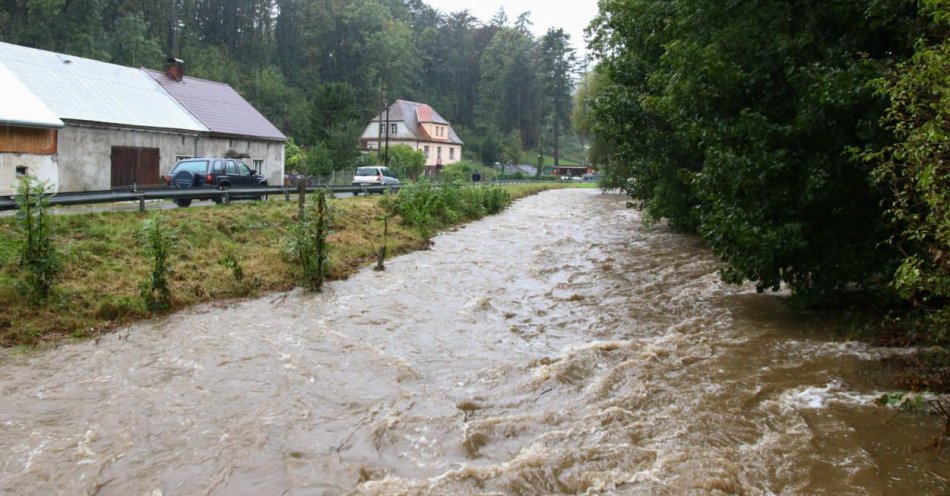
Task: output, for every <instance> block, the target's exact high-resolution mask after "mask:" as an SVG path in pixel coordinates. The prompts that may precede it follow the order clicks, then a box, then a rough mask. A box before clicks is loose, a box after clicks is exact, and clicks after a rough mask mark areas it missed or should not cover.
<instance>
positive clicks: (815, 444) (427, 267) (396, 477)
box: [0, 189, 950, 496]
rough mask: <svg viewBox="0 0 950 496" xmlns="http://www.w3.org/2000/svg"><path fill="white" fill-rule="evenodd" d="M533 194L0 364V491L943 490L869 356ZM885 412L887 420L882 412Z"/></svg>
mask: <svg viewBox="0 0 950 496" xmlns="http://www.w3.org/2000/svg"><path fill="white" fill-rule="evenodd" d="M830 335H831V332H830V324H828V323H826V322H824V321H823V320H822V319H820V318H818V317H814V316H809V315H802V314H796V313H793V312H791V311H789V310H787V309H786V307H785V306H784V305H783V303H782V298H781V296H776V295H769V294H757V293H756V292H755V290H754V289H753V288H751V287H745V286H741V287H740V286H730V285H726V284H724V283H722V282H721V281H720V280H719V277H718V274H717V263H716V261H715V259H714V258H713V257H712V255H711V254H710V253H709V252H708V250H707V249H706V248H704V246H703V244H702V242H701V241H699V240H698V239H696V238H693V237H689V236H684V235H679V234H676V233H673V232H671V231H670V230H669V229H667V228H666V227H665V226H663V225H654V226H645V225H644V224H643V223H642V222H641V215H640V212H638V211H637V210H636V209H629V208H626V198H625V197H623V196H619V195H610V194H602V193H601V192H599V191H596V190H591V189H567V190H557V191H550V192H546V193H543V194H540V195H536V196H532V197H529V198H526V199H523V200H520V201H518V202H516V203H515V204H514V205H513V206H512V207H511V208H509V209H508V210H507V211H505V212H504V213H502V214H500V215H497V216H493V217H490V218H487V219H484V220H482V221H479V222H475V223H472V224H469V225H467V226H465V227H463V228H460V229H458V230H455V231H453V232H449V233H444V234H442V235H439V236H437V237H436V238H435V239H434V244H433V247H432V249H431V250H428V251H423V252H417V253H412V254H409V255H405V256H401V257H398V258H394V259H391V260H389V261H388V262H387V267H386V270H385V271H384V272H374V271H372V270H369V269H367V270H364V271H362V272H360V273H358V274H357V275H355V276H353V277H351V278H350V279H348V280H346V281H338V282H333V283H330V284H329V285H327V289H326V291H325V292H324V293H322V294H312V293H306V292H302V291H299V290H297V291H292V292H289V293H281V294H272V295H268V296H267V297H264V298H260V299H256V300H251V301H242V302H235V303H229V304H219V305H204V306H200V307H196V308H193V309H191V310H188V311H185V312H180V313H177V314H175V315H171V316H168V317H164V318H161V319H156V320H152V321H148V322H143V323H140V324H136V325H133V326H130V327H128V328H125V329H121V330H119V331H117V332H115V333H112V334H109V335H107V336H104V337H102V338H101V339H98V340H95V341H92V340H90V341H86V342H82V343H78V344H66V345H63V346H59V347H57V348H54V349H50V350H46V351H41V352H38V353H34V354H31V355H27V356H14V355H8V356H5V357H3V358H2V359H0V392H2V402H0V446H2V450H0V493H2V494H70V495H71V494H98V495H147V496H160V495H161V496H170V495H198V494H201V495H206V494H207V495H270V494H285V495H322V494H373V495H393V494H432V495H445V494H461V495H468V494H499V495H534V494H631V495H639V494H670V495H673V494H750V495H757V494H763V495H765V494H829V495H831V494H834V495H838V494H855V495H864V494H882V495H883V494H898V495H909V494H940V493H942V492H945V491H946V490H947V487H948V480H950V464H948V463H947V462H946V461H945V460H943V459H942V458H941V457H940V455H939V454H938V453H935V452H934V451H933V450H930V449H922V447H923V446H924V445H926V443H927V442H928V440H929V439H930V438H931V437H932V436H934V435H936V434H937V433H938V432H939V431H940V428H941V427H942V425H941V423H940V421H939V420H938V419H936V418H930V417H926V416H913V415H901V416H898V417H897V418H894V419H893V420H891V419H892V417H893V416H894V412H893V411H890V410H886V409H882V408H879V407H876V406H874V405H873V404H872V400H873V398H875V397H876V396H878V395H879V394H881V392H882V391H881V390H880V388H879V386H878V385H876V384H875V383H874V381H873V380H872V379H871V377H872V376H873V374H870V373H869V372H868V371H869V370H870V369H873V367H874V361H875V360H876V358H877V357H878V355H879V353H880V352H881V350H877V349H875V348H872V347H869V346H867V345H864V344H859V343H855V342H836V341H832V340H831V339H830ZM889 420H891V421H890V422H889V423H888V424H887V426H885V425H884V424H885V423H886V422H888V421H889Z"/></svg>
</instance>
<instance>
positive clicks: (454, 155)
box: [416, 141, 462, 166]
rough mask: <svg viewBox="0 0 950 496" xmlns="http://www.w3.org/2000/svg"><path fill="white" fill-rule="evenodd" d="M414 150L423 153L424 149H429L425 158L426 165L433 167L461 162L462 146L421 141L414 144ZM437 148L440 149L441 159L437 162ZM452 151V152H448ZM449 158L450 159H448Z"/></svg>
mask: <svg viewBox="0 0 950 496" xmlns="http://www.w3.org/2000/svg"><path fill="white" fill-rule="evenodd" d="M416 145H417V146H416V149H417V150H422V153H425V147H426V146H428V147H429V154H428V155H427V156H426V165H427V166H435V165H439V164H440V163H441V164H442V165H449V164H454V163H456V162H460V161H461V160H462V146H461V145H451V144H448V143H439V142H431V141H422V142H418V143H416ZM439 148H442V159H441V161H440V160H439ZM450 150H454V152H452V151H450ZM450 157H451V158H450Z"/></svg>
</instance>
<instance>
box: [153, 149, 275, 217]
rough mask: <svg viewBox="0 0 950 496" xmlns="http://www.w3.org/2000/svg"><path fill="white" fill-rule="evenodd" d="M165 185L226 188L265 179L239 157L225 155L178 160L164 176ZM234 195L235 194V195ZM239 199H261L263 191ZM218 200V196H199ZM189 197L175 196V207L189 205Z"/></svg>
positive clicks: (256, 183) (258, 183) (262, 182)
mask: <svg viewBox="0 0 950 496" xmlns="http://www.w3.org/2000/svg"><path fill="white" fill-rule="evenodd" d="M165 184H166V185H167V186H168V187H170V188H179V189H183V188H204V189H219V190H221V189H230V188H252V187H254V186H267V179H264V176H261V175H259V174H256V173H255V172H254V171H253V170H251V168H250V167H248V166H247V164H245V163H244V162H243V161H241V160H240V159H235V158H225V157H201V158H189V159H185V160H182V161H180V162H178V163H177V164H175V167H172V170H171V172H169V173H168V175H167V176H165ZM235 198H237V196H235ZM243 198H253V199H258V200H263V199H266V198H267V194H266V193H265V194H260V195H247V196H243ZM208 199H210V200H213V201H214V202H215V203H221V201H222V200H221V197H220V196H219V195H214V196H209V197H207V198H199V200H208ZM191 200H192V199H191V198H179V199H176V200H175V204H177V205H178V206H179V207H187V206H188V205H191Z"/></svg>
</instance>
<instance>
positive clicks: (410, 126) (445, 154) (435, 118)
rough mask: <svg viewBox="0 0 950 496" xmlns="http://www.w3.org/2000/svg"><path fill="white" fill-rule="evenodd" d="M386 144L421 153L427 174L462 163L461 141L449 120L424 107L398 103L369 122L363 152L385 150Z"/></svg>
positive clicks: (409, 103)
mask: <svg viewBox="0 0 950 496" xmlns="http://www.w3.org/2000/svg"><path fill="white" fill-rule="evenodd" d="M387 142H388V144H389V146H393V145H397V144H405V145H409V146H411V147H412V148H413V149H415V150H421V151H422V152H423V153H424V154H425V156H426V169H427V172H431V171H432V170H437V169H440V168H441V167H442V166H444V165H448V164H453V163H455V162H458V161H460V160H462V145H463V143H462V140H461V139H459V137H458V135H457V134H455V131H454V130H453V129H452V125H451V124H449V122H448V121H447V120H445V119H444V118H442V116H441V115H439V114H438V112H436V111H435V110H433V109H432V107H430V106H429V105H426V104H424V103H418V102H410V101H406V100H396V102H395V103H393V104H392V105H390V106H389V108H388V109H386V110H384V111H383V112H381V113H380V114H379V115H378V116H376V118H374V119H373V120H372V121H370V123H369V124H368V125H367V126H366V129H365V130H364V131H363V135H362V136H361V137H360V147H361V148H362V149H364V150H374V151H376V150H384V149H385V147H386V144H387Z"/></svg>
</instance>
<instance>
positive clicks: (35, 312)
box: [0, 184, 560, 346]
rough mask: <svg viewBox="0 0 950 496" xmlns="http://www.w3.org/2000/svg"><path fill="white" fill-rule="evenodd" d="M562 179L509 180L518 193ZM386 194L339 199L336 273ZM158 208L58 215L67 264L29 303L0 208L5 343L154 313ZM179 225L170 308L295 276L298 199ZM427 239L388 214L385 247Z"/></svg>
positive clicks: (379, 230) (378, 235) (363, 260)
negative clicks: (151, 293) (150, 281)
mask: <svg viewBox="0 0 950 496" xmlns="http://www.w3.org/2000/svg"><path fill="white" fill-rule="evenodd" d="M558 186H560V185H557V184H537V185H517V186H510V187H506V189H507V190H508V192H509V193H510V195H511V197H512V198H513V199H517V198H521V197H524V196H528V195H531V194H534V193H538V192H540V191H543V190H545V189H550V188H554V187H558ZM380 199H381V197H380V196H375V195H374V196H370V197H365V196H364V197H357V198H348V199H344V200H333V201H332V202H331V205H332V207H333V208H334V209H335V223H334V232H333V234H332V235H331V236H330V238H329V241H330V243H331V245H332V251H331V254H330V267H331V270H330V274H329V278H330V279H343V278H346V277H347V276H349V275H350V274H353V273H354V272H356V271H357V270H359V269H360V268H362V267H364V266H366V265H368V264H370V263H371V262H373V261H375V256H376V253H377V250H378V249H379V247H380V246H381V245H382V236H383V219H384V217H385V216H386V211H385V209H384V208H383V207H382V205H381V204H380ZM150 215H153V214H152V213H148V212H146V213H139V212H106V213H83V214H69V215H56V216H54V219H53V223H54V224H53V225H54V231H55V235H56V245H57V247H58V248H59V249H60V251H61V252H62V253H63V254H64V257H65V264H64V271H63V273H62V274H61V275H60V276H59V278H58V279H57V281H56V286H55V289H54V291H53V294H52V296H51V297H50V298H49V299H48V300H47V301H46V302H44V303H42V304H39V305H31V304H30V303H29V302H27V301H26V300H25V299H24V298H23V294H22V293H23V292H22V290H21V288H19V287H18V286H19V283H18V281H19V277H20V275H19V272H18V268H17V263H16V262H17V260H16V258H17V257H16V254H15V251H14V247H13V245H12V240H13V239H14V219H13V218H11V217H4V218H0V309H2V312H0V345H2V346H15V345H36V344H41V343H52V342H57V341H60V340H62V339H64V338H85V337H90V336H95V335H97V334H99V333H102V332H105V331H108V330H110V329H113V328H115V327H117V326H120V325H123V324H127V323H129V322H132V321H134V320H137V319H142V318H147V317H151V316H154V315H155V313H152V312H149V311H148V310H146V309H145V305H144V304H143V302H142V301H141V298H140V297H139V287H140V284H141V283H142V281H144V280H146V278H147V277H149V274H150V271H151V268H150V267H149V261H148V260H147V259H146V257H145V254H144V252H143V249H142V246H141V244H140V243H139V242H138V240H137V237H136V236H137V233H138V232H139V231H140V229H141V227H142V223H143V221H145V220H146V219H147V218H149V216H150ZM162 215H164V216H165V218H166V220H167V224H168V226H169V227H170V228H171V229H172V230H173V231H174V232H175V237H176V243H175V247H174V249H173V252H172V255H171V261H172V263H171V271H172V275H171V278H170V281H169V282H170V287H171V291H172V304H173V306H172V310H180V309H182V308H186V307H189V306H191V305H195V304H198V303H204V302H210V301H220V300H225V299H230V298H245V297H253V296H257V295H260V294H263V293H267V292H271V291H280V290H286V289H289V288H292V287H294V286H296V285H297V276H296V273H295V271H294V268H293V267H292V266H291V265H290V264H289V263H288V262H287V261H286V260H285V257H284V253H283V251H284V244H285V241H286V240H287V239H288V236H289V232H288V227H289V226H290V225H291V223H292V222H293V221H294V220H295V218H296V216H297V205H296V203H295V202H284V201H270V202H265V203H250V202H236V203H234V204H232V205H229V206H215V207H207V208H187V209H173V210H167V211H163V212H162ZM425 246H427V242H426V240H425V239H424V238H423V237H422V236H421V235H420V234H419V232H418V231H417V230H414V229H409V228H406V227H404V226H402V225H401V223H400V222H399V219H398V218H396V219H394V220H393V221H391V222H390V223H389V236H388V242H387V251H388V253H389V254H390V255H394V254H400V253H406V252H409V251H412V250H417V249H420V248H423V247H425Z"/></svg>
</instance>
